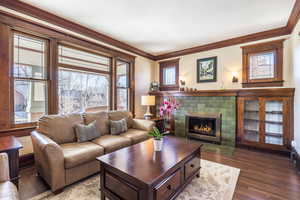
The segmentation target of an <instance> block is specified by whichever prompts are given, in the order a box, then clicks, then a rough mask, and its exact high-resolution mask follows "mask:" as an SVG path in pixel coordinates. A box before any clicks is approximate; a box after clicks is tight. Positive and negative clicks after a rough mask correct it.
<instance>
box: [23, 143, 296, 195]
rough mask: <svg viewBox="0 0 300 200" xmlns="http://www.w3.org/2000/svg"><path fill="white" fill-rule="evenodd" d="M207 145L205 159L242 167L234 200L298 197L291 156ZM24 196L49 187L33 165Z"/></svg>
mask: <svg viewBox="0 0 300 200" xmlns="http://www.w3.org/2000/svg"><path fill="white" fill-rule="evenodd" d="M212 149H213V148H211V147H209V148H204V152H203V153H202V159H206V160H209V161H214V162H217V163H221V164H225V165H229V166H232V167H236V168H240V169H241V173H240V176H239V180H238V184H237V187H236V190H235V195H234V199H235V200H299V199H300V174H298V173H297V172H296V170H295V169H294V168H293V165H292V163H291V162H290V161H289V158H288V157H284V156H280V155H275V154H270V153H263V152H257V151H253V150H247V149H241V148H236V149H228V148H223V147H221V146H220V147H218V146H216V147H215V151H213V150H212ZM20 174H21V179H20V184H19V185H20V187H19V191H20V196H21V199H28V198H30V197H33V196H35V195H37V194H39V193H42V192H44V191H46V190H47V189H48V186H47V185H46V184H45V183H44V182H43V181H42V180H41V178H40V177H38V176H36V173H35V169H34V167H29V168H25V169H22V170H21V172H20Z"/></svg>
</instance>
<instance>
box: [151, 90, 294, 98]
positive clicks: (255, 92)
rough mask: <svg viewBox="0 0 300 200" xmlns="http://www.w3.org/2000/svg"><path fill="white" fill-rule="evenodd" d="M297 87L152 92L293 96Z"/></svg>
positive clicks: (163, 92) (168, 94) (182, 94)
mask: <svg viewBox="0 0 300 200" xmlns="http://www.w3.org/2000/svg"><path fill="white" fill-rule="evenodd" d="M294 93H295V88H268V89H228V90H198V91H192V92H185V91H158V92H150V93H149V94H150V95H154V96H170V97H172V96H174V97H182V96H236V97H248V96H251V97H259V96H264V97H272V96H280V97H293V96H294Z"/></svg>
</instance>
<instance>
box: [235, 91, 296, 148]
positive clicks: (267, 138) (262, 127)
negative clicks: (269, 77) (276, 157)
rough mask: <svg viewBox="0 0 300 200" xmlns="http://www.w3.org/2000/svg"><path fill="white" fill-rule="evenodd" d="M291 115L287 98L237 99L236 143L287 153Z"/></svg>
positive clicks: (291, 111) (289, 142)
mask: <svg viewBox="0 0 300 200" xmlns="http://www.w3.org/2000/svg"><path fill="white" fill-rule="evenodd" d="M292 113H293V110H292V98H290V97H238V137H237V143H238V144H242V145H248V146H255V147H259V148H267V149H271V150H282V151H288V150H289V149H290V144H291V139H292V129H291V128H292V126H293V124H292V121H293V120H292Z"/></svg>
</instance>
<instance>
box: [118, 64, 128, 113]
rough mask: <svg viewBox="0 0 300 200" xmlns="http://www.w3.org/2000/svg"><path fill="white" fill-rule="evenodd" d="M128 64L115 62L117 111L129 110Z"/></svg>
mask: <svg viewBox="0 0 300 200" xmlns="http://www.w3.org/2000/svg"><path fill="white" fill-rule="evenodd" d="M129 73H130V64H129V63H128V62H124V61H120V60H117V62H116V76H117V77H116V86H117V110H130V108H129V104H130V76H129Z"/></svg>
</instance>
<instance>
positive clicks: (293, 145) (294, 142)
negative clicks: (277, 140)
mask: <svg viewBox="0 0 300 200" xmlns="http://www.w3.org/2000/svg"><path fill="white" fill-rule="evenodd" d="M292 147H294V148H296V141H295V140H293V141H292Z"/></svg>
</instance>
